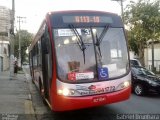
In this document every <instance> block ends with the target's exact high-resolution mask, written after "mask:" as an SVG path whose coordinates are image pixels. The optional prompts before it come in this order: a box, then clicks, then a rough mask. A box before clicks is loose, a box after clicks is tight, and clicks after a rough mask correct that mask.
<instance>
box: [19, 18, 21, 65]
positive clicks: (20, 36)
mask: <svg viewBox="0 0 160 120" xmlns="http://www.w3.org/2000/svg"><path fill="white" fill-rule="evenodd" d="M18 38H19V49H18V50H19V61H18V66H19V67H21V35H20V17H19V33H18Z"/></svg>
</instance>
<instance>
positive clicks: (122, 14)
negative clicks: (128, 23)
mask: <svg viewBox="0 0 160 120" xmlns="http://www.w3.org/2000/svg"><path fill="white" fill-rule="evenodd" d="M121 16H122V21H123V22H124V13H123V0H121Z"/></svg>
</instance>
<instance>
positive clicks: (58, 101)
mask: <svg viewBox="0 0 160 120" xmlns="http://www.w3.org/2000/svg"><path fill="white" fill-rule="evenodd" d="M130 94H131V86H129V87H128V88H126V89H123V90H121V91H117V92H113V93H106V94H102V95H95V96H85V97H64V96H60V95H56V94H54V95H53V99H52V100H53V101H54V104H53V105H52V110H53V111H67V110H76V109H82V108H88V107H95V106H101V105H106V104H111V103H115V102H120V101H124V100H127V99H128V98H129V97H130Z"/></svg>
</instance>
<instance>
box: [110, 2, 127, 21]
mask: <svg viewBox="0 0 160 120" xmlns="http://www.w3.org/2000/svg"><path fill="white" fill-rule="evenodd" d="M112 1H117V2H120V4H121V17H122V21H123V22H124V12H123V0H112Z"/></svg>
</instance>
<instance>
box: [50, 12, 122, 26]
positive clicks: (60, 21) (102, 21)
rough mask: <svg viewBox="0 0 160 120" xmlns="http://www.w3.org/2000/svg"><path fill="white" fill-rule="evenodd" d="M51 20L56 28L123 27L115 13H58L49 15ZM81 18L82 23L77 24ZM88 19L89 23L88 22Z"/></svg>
mask: <svg viewBox="0 0 160 120" xmlns="http://www.w3.org/2000/svg"><path fill="white" fill-rule="evenodd" d="M47 15H48V16H49V18H50V19H51V26H52V27H54V28H61V27H62V28H64V27H66V28H67V27H68V24H73V25H74V26H81V27H83V26H84V27H87V26H95V27H96V26H105V25H106V24H110V26H112V27H123V23H122V20H121V17H120V16H118V15H117V14H115V13H109V12H102V11H89V10H74V11H73V10H71V11H58V12H51V13H49V14H47ZM77 17H79V19H80V20H81V21H79V22H77V21H76V18H77ZM94 17H97V18H99V21H94V19H95V18H94ZM86 19H88V21H87V20H86Z"/></svg>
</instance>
